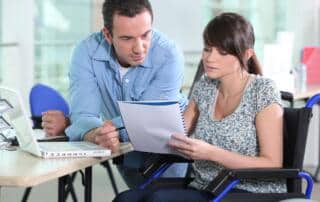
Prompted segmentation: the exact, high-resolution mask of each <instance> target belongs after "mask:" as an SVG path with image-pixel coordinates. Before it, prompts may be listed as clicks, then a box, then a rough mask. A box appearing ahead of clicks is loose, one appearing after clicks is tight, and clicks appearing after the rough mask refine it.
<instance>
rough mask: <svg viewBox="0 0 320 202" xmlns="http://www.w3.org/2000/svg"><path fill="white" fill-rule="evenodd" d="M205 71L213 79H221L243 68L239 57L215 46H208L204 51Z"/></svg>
mask: <svg viewBox="0 0 320 202" xmlns="http://www.w3.org/2000/svg"><path fill="white" fill-rule="evenodd" d="M202 61H203V66H204V71H205V73H206V74H207V76H208V77H209V78H211V79H221V78H223V77H225V76H227V75H231V74H234V73H236V72H238V71H239V70H240V69H241V65H240V62H239V60H238V58H237V57H235V56H233V55H231V54H228V53H227V52H224V51H220V50H218V49H217V48H215V47H209V46H206V47H205V48H204V49H203V52H202Z"/></svg>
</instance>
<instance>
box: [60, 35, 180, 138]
mask: <svg viewBox="0 0 320 202" xmlns="http://www.w3.org/2000/svg"><path fill="white" fill-rule="evenodd" d="M119 69H120V65H119V63H118V61H117V59H116V57H115V55H114V51H113V48H112V46H110V44H108V42H107V41H106V40H105V39H104V36H103V34H102V32H98V33H94V34H92V35H90V36H89V37H88V38H86V39H85V40H83V41H81V42H80V43H79V44H78V45H77V46H76V47H75V49H74V52H73V56H72V59H71V67H70V72H69V79H70V89H69V90H70V106H71V115H70V118H71V123H72V124H71V125H70V126H69V127H68V128H67V129H66V134H67V135H68V137H69V138H70V140H72V141H75V140H82V139H83V136H84V134H86V133H87V132H88V131H89V130H91V129H93V128H97V127H100V126H101V125H102V123H103V121H104V120H112V121H113V123H114V124H115V125H116V126H118V127H120V126H122V125H123V123H122V120H121V118H120V112H119V108H118V104H117V101H118V100H126V101H132V100H180V102H181V103H182V105H185V104H186V99H184V98H183V97H182V96H181V95H180V94H179V91H180V88H181V85H182V82H183V71H184V61H183V55H182V53H181V52H180V51H179V50H178V48H177V46H176V45H175V44H174V43H173V42H172V41H170V40H168V38H166V37H165V36H164V35H162V34H160V33H159V32H157V31H154V30H153V32H152V40H151V45H150V49H149V52H148V54H147V56H146V58H145V61H144V62H143V64H141V65H139V66H136V67H131V68H130V69H129V71H128V72H127V73H126V74H125V75H124V77H123V79H122V80H121V79H120V72H119ZM137 118H138V117H137ZM120 137H121V140H122V141H128V140H129V139H128V136H127V134H126V131H125V130H122V131H121V133H120Z"/></svg>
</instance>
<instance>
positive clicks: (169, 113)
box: [118, 101, 186, 154]
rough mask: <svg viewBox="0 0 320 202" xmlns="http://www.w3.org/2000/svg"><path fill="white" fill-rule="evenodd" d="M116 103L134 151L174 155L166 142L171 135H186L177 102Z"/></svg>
mask: <svg viewBox="0 0 320 202" xmlns="http://www.w3.org/2000/svg"><path fill="white" fill-rule="evenodd" d="M118 104H119V108H120V113H121V117H122V120H123V123H124V126H125V128H126V130H127V133H128V135H129V138H130V141H131V143H132V145H133V148H134V149H135V150H136V151H143V152H152V153H160V154H172V153H174V154H176V152H175V151H174V150H172V149H171V148H170V147H169V146H168V141H169V140H170V138H171V135H172V134H173V133H181V134H186V132H185V131H186V130H185V125H184V119H183V114H182V111H181V109H180V105H179V103H178V102H177V101H118Z"/></svg>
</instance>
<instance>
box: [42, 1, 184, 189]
mask: <svg viewBox="0 0 320 202" xmlns="http://www.w3.org/2000/svg"><path fill="white" fill-rule="evenodd" d="M102 13H103V19H104V28H103V29H102V31H101V32H99V33H94V34H92V35H91V36H89V37H88V38H86V39H85V40H83V41H82V42H80V43H79V44H78V45H77V46H76V48H75V50H74V53H73V56H72V60H71V68H70V73H69V78H70V105H71V117H70V118H71V123H72V124H71V125H70V126H69V127H68V128H67V129H66V131H65V132H66V134H67V135H68V136H69V138H70V140H86V141H91V142H94V143H96V144H99V145H101V146H104V147H106V148H110V149H111V150H112V151H116V150H118V149H119V144H120V143H119V142H120V141H128V140H129V139H128V136H127V134H126V131H125V130H121V131H117V130H116V128H118V127H121V126H123V123H122V120H121V118H120V116H119V115H120V112H119V108H118V105H117V101H118V100H127V101H129V100H177V99H179V98H180V97H179V90H180V87H181V84H182V80H183V56H182V54H181V52H179V51H178V49H177V47H176V45H175V44H174V43H173V42H172V41H169V40H168V39H167V38H166V37H165V36H163V35H162V34H160V33H159V32H157V31H155V30H153V29H152V21H153V13H152V8H151V5H150V3H149V2H148V0H106V1H105V2H104V4H103V11H102ZM181 101H183V100H181ZM58 119H59V120H60V121H58ZM65 125H67V122H66V120H65V119H64V117H63V115H62V114H61V113H60V112H57V111H51V112H46V113H44V115H43V127H44V129H45V130H46V131H47V133H49V134H51V135H55V134H57V133H59V132H61V131H63V129H64V128H65ZM149 157H150V154H147V153H142V152H131V153H129V154H126V155H125V156H124V162H123V165H120V166H119V171H120V173H121V174H122V176H123V178H124V180H125V181H126V182H127V184H128V186H129V187H130V188H133V187H136V186H137V185H138V184H140V183H141V182H142V181H143V178H142V177H141V176H140V175H139V174H138V171H137V169H138V168H139V167H140V166H141V165H142V163H143V162H145V161H146V159H148V158H149ZM168 172H169V173H168V176H170V173H171V176H183V175H184V173H185V165H176V166H175V167H172V168H171V170H170V171H168Z"/></svg>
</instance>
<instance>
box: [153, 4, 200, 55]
mask: <svg viewBox="0 0 320 202" xmlns="http://www.w3.org/2000/svg"><path fill="white" fill-rule="evenodd" d="M150 2H151V4H152V8H153V11H154V27H155V28H157V29H158V30H160V31H161V32H163V33H165V34H166V35H167V36H169V37H170V38H171V39H173V40H174V41H176V42H177V43H178V45H179V46H180V47H181V48H182V50H183V51H200V50H201V49H202V39H201V38H202V30H203V28H204V24H203V16H202V10H201V8H202V0H200V1H194V0H174V1H172V0H160V1H159V0H150Z"/></svg>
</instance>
